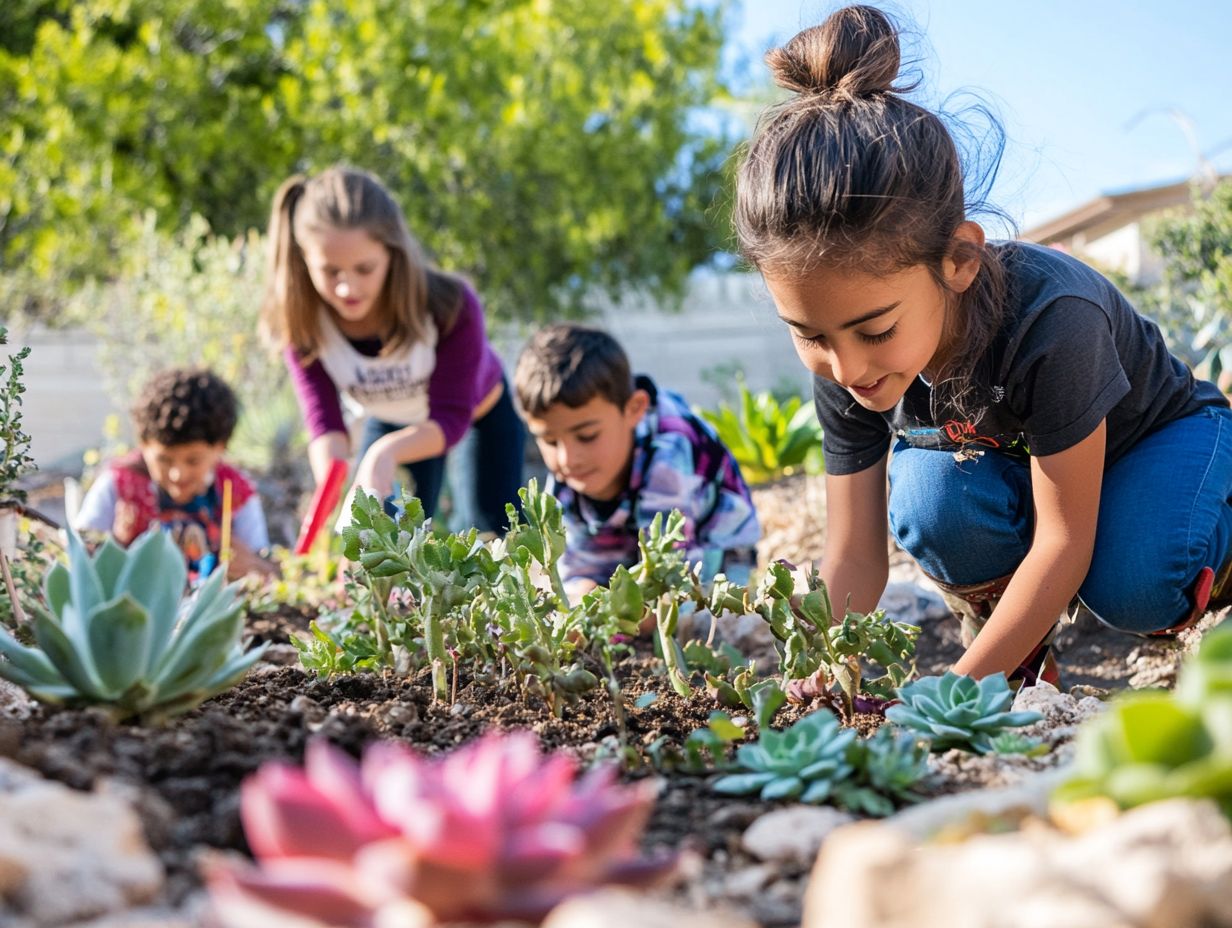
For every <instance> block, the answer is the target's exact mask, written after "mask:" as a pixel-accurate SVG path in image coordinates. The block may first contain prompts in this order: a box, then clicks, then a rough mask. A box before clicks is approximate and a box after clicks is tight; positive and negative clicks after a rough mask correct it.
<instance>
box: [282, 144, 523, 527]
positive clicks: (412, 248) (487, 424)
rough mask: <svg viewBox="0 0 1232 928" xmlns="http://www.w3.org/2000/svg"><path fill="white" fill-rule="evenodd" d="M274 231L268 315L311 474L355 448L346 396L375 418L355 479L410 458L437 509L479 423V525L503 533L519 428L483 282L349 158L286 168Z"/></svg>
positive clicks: (378, 486)
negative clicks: (431, 258)
mask: <svg viewBox="0 0 1232 928" xmlns="http://www.w3.org/2000/svg"><path fill="white" fill-rule="evenodd" d="M269 242H270V269H269V277H268V284H267V290H266V298H265V305H264V309H263V316H262V322H263V327H264V329H265V331H266V333H267V335H268V336H269V337H270V338H271V340H272V341H273V342H274V344H276V345H277V347H278V348H280V349H281V350H282V351H283V354H284V357H285V360H286V363H287V367H288V368H289V370H290V372H291V380H292V383H293V385H294V387H295V392H296V395H297V397H298V399H299V404H300V411H301V412H302V414H303V417H304V422H305V424H306V425H307V426H308V430H309V432H310V433H311V442H310V443H309V446H308V456H309V460H310V463H311V465H312V473H313V476H314V478H315V479H316V481H317V483H321V482H322V481H323V480H324V479H325V475H326V474H327V473H329V470H330V464H331V461H333V460H346V459H347V458H348V456H349V455H350V452H351V446H350V438H349V434H348V431H347V428H346V425H345V423H344V420H343V415H342V401H343V400H345V401H346V403H347V405H348V406H349V407H350V408H351V411H352V412H353V413H354V414H356V415H360V416H366V417H367V418H366V422H365V426H364V431H363V435H362V438H361V439H360V442H359V454H358V464H357V466H356V470H355V479H354V482H355V485H357V486H361V487H363V488H364V489H365V490H366V491H367V492H369V493H373V494H375V495H376V496H378V497H379V498H382V499H384V498H386V497H387V496H389V495H390V494H391V493H392V492H393V484H394V475H395V472H396V469H397V467H398V466H399V465H402V464H405V465H408V468H409V470H410V472H411V477H412V479H413V480H414V481H415V495H416V496H418V497H419V499H420V501H421V502H422V503H423V506H424V511H425V512H426V513H427V514H428V515H429V516H431V515H433V513H434V512H435V510H436V504H437V497H438V495H439V493H440V489H441V483H442V480H443V475H444V464H445V452H446V451H447V450H448V449H449V448H452V447H453V446H454V445H455V444H457V443H458V441H459V440H461V438H462V437H463V435H465V434H466V432H467V430H468V429H470V428H472V427H473V428H474V429H475V432H476V442H475V467H474V476H475V487H474V497H475V500H476V503H477V509H478V512H477V520H478V522H479V526H478V527H479V528H480V529H482V530H485V531H502V532H503V531H504V530H505V529H506V528H507V527H508V525H507V522H506V514H505V505H506V504H507V503H513V504H514V505H515V506H517V505H518V497H517V491H518V488H519V487H520V486H521V483H522V456H523V445H524V443H525V431H524V429H523V428H522V423H521V420H520V419H519V418H518V415H517V412H516V411H515V410H514V408H513V401H512V399H511V398H510V393H509V388H508V386H507V385H506V381H505V375H504V371H503V369H502V367H501V362H500V358H499V357H498V356H497V354H496V352H495V351H494V350H493V348H492V345H491V344H490V343H489V342H488V338H487V333H486V330H485V325H484V315H483V307H482V306H481V305H480V303H479V298H478V297H477V296H476V295H475V292H474V291H473V290H472V289H471V288H470V286H468V285H467V283H466V282H465V281H463V280H462V279H461V278H458V277H455V276H453V275H451V274H446V273H444V272H442V271H440V270H437V269H436V268H435V267H433V266H432V265H431V264H430V263H429V262H428V260H427V258H426V257H425V256H424V254H423V251H422V249H421V248H420V246H419V244H418V242H416V241H415V239H414V238H412V237H411V234H410V232H409V231H408V230H407V227H406V220H405V219H404V218H403V215H402V210H401V208H400V207H399V206H398V204H397V203H396V202H395V200H394V198H393V197H392V196H391V195H390V193H389V191H388V190H386V189H385V187H384V185H382V184H381V182H380V181H379V180H377V179H376V178H375V177H373V176H372V175H371V174H368V173H366V172H364V171H358V170H355V169H353V168H346V167H333V168H329V169H328V170H326V171H323V172H321V173H320V174H318V175H316V176H315V177H312V178H307V177H303V176H300V175H296V176H294V177H291V178H289V179H288V180H286V181H285V182H284V183H283V185H282V187H280V188H279V190H278V193H277V194H275V196H274V206H273V211H272V215H271V216H270V226H269ZM349 512H350V509H349V505H348V506H344V508H343V519H344V520H348V521H349Z"/></svg>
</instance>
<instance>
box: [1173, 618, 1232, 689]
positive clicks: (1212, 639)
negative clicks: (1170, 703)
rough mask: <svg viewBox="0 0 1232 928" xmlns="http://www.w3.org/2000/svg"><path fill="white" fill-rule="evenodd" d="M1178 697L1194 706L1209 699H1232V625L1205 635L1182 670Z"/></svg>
mask: <svg viewBox="0 0 1232 928" xmlns="http://www.w3.org/2000/svg"><path fill="white" fill-rule="evenodd" d="M1176 695H1177V698H1178V699H1180V700H1182V701H1183V702H1186V703H1189V704H1190V705H1195V706H1198V705H1202V704H1203V703H1204V702H1206V701H1207V700H1208V699H1213V698H1232V622H1227V621H1225V622H1223V623H1222V624H1221V625H1219V626H1218V627H1217V628H1213V629H1211V630H1210V631H1209V632H1207V633H1206V634H1205V635H1203V636H1202V643H1201V644H1199V645H1198V651H1197V653H1196V654H1194V655H1193V656H1191V657H1189V658H1187V659H1186V661H1185V663H1184V665H1183V666H1182V667H1181V672H1180V676H1179V679H1178V680H1177V681H1176Z"/></svg>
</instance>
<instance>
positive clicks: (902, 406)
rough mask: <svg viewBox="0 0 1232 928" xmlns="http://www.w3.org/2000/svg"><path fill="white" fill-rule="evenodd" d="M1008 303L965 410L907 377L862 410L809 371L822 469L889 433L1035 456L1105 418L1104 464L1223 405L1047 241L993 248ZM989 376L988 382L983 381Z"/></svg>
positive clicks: (936, 444)
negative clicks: (885, 407)
mask: <svg viewBox="0 0 1232 928" xmlns="http://www.w3.org/2000/svg"><path fill="white" fill-rule="evenodd" d="M998 253H999V255H1000V257H1001V260H1002V262H1004V264H1005V267H1006V271H1007V273H1008V278H1009V280H1008V284H1009V300H1010V312H1009V315H1008V318H1007V319H1006V323H1005V325H1004V326H1003V328H1002V330H1001V332H1000V333H999V334H998V336H997V338H996V339H995V340H994V342H993V344H992V345H991V346H990V347H989V349H988V351H987V352H986V353H985V356H984V358H983V359H982V360H981V362H980V363H979V364H978V365H977V370H979V371H983V372H987V373H985V374H983V375H982V378H981V381H980V382H978V383H977V388H976V389H977V393H976V394H975V396H974V397H973V398H972V399H971V400H969V405H970V407H971V408H972V409H974V410H977V412H976V413H975V414H974V415H970V416H962V417H958V416H954V417H950V418H947V417H945V416H941V417H940V421H937V419H936V418H934V416H933V413H932V411H931V399H932V390H931V388H930V387H929V386H928V385H927V384H925V383H924V382H923V381H922V380H918V379H917V380H916V381H915V382H914V383H913V384H912V385H911V387H910V388H908V390H907V392H906V394H905V395H904V396H903V398H902V399H901V400H900V401H899V402H898V404H897V405H896V406H895V407H894V408H893V409H891V410H889V411H887V412H884V413H876V412H871V411H870V410H867V409H865V408H864V407H863V406H860V405H859V404H858V403H857V402H856V401H855V400H854V399H853V398H852V396H851V394H850V393H848V392H847V391H846V390H845V389H843V388H842V387H840V386H839V385H838V384H836V383H833V382H832V381H829V380H825V379H823V378H820V377H814V378H813V399H814V403H815V405H816V407H817V418H818V420H819V421H820V422H821V425H822V429H823V430H824V437H823V440H822V448H823V451H824V452H825V461H826V471H827V473H831V474H854V473H858V472H859V471H862V470H864V469H866V468H868V467H871V466H872V465H873V464H876V463H877V462H878V461H880V460H881V458H882V457H883V456H884V455H885V453H886V451H887V450H888V448H889V446H890V442H891V439H902V440H904V441H906V442H907V443H908V444H911V445H915V446H919V447H925V448H944V449H947V450H952V451H955V452H963V451H968V452H969V451H979V450H984V451H987V450H996V451H999V452H1002V453H1006V454H1012V455H1019V456H1026V455H1036V456H1039V457H1043V456H1046V455H1049V454H1056V453H1058V452H1060V451H1064V450H1065V449H1067V448H1070V447H1073V446H1074V445H1076V444H1077V443H1078V442H1080V441H1082V439H1084V438H1086V437H1087V436H1088V435H1090V434H1091V432H1093V431H1094V430H1095V428H1096V427H1097V426H1098V425H1099V423H1100V420H1101V419H1104V418H1107V420H1108V448H1107V453H1106V458H1105V467H1106V466H1107V465H1109V464H1111V463H1112V462H1114V461H1116V460H1117V458H1119V457H1120V456H1121V455H1122V454H1124V453H1125V452H1126V450H1128V449H1129V448H1130V447H1132V446H1133V445H1134V444H1135V443H1136V442H1137V441H1138V440H1139V439H1141V438H1142V437H1143V436H1144V435H1146V434H1148V433H1149V432H1152V431H1154V430H1155V429H1157V428H1159V427H1160V426H1162V425H1165V424H1166V423H1168V422H1171V421H1173V420H1174V419H1179V418H1181V417H1183V416H1187V415H1189V414H1191V413H1193V412H1195V411H1197V410H1198V409H1200V408H1202V407H1203V406H1227V405H1228V401H1227V400H1226V399H1225V398H1224V396H1223V394H1222V393H1220V392H1219V390H1218V388H1217V387H1216V386H1215V385H1214V384H1212V383H1209V382H1207V381H1204V380H1195V379H1194V378H1193V375H1192V374H1190V372H1189V369H1188V368H1187V367H1186V366H1185V365H1184V364H1183V363H1182V362H1181V361H1179V360H1178V359H1177V358H1175V357H1173V356H1172V354H1171V353H1170V352H1169V351H1168V348H1167V346H1166V345H1165V344H1164V339H1163V336H1162V335H1161V334H1160V331H1159V327H1158V326H1156V325H1155V323H1154V322H1151V321H1150V320H1149V319H1146V318H1145V317H1143V316H1141V315H1139V314H1138V312H1137V311H1136V310H1135V309H1134V308H1133V307H1132V306H1131V305H1130V304H1129V302H1128V301H1127V300H1126V299H1125V297H1124V296H1122V295H1121V294H1120V292H1118V291H1117V289H1116V288H1115V287H1114V286H1113V285H1112V284H1111V283H1110V282H1109V281H1108V280H1106V279H1105V278H1104V277H1103V276H1102V275H1100V274H1099V273H1097V272H1096V271H1094V270H1092V269H1091V268H1089V267H1087V266H1086V265H1085V264H1083V263H1082V262H1080V261H1077V260H1075V259H1073V258H1071V257H1069V256H1068V255H1064V254H1062V253H1061V252H1059V251H1056V250H1054V249H1050V248H1041V247H1039V246H1037V245H1028V244H1025V243H1020V242H1015V243H1009V244H1005V245H1001V246H998ZM984 381H987V382H984Z"/></svg>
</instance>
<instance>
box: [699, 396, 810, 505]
mask: <svg viewBox="0 0 1232 928" xmlns="http://www.w3.org/2000/svg"><path fill="white" fill-rule="evenodd" d="M701 415H702V417H703V418H704V419H705V420H706V421H707V422H709V423H710V424H711V425H713V426H714V428H715V431H716V432H717V433H718V436H719V438H720V440H721V441H722V442H723V444H725V445H726V446H727V447H728V448H729V449H730V450H731V452H732V456H733V457H735V459H736V463H738V464H739V465H740V473H741V474H743V475H744V478H745V480H747V481H748V482H749V483H750V484H759V483H769V482H771V481H773V480H778V479H779V478H781V477H786V476H789V475H791V474H794V473H796V472H798V471H801V470H807V471H809V472H810V473H820V470H821V468H820V461H821V426H820V425H819V424H818V423H817V416H816V415H815V414H814V412H813V408H812V406H810V405H805V404H804V403H803V400H802V399H801V397H799V396H793V397H791V398H790V399H788V400H786V401H785V402H783V403H780V402H779V401H778V400H777V399H776V398H775V396H774V394H772V393H769V392H764V393H753V392H751V391H750V390H749V389H748V387H746V386H745V385H744V383H743V382H741V383H740V401H739V405H738V408H737V409H732V408H731V407H730V406H728V405H727V404H726V403H720V404H719V408H718V409H717V410H714V411H709V410H701Z"/></svg>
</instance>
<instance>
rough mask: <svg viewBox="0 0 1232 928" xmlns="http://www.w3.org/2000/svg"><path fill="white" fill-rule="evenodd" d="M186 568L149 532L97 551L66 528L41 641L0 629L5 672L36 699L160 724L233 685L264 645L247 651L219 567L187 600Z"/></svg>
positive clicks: (158, 534)
mask: <svg viewBox="0 0 1232 928" xmlns="http://www.w3.org/2000/svg"><path fill="white" fill-rule="evenodd" d="M186 581H187V570H186V568H185V565H184V555H183V554H182V553H181V552H180V550H179V548H178V547H176V545H175V543H174V542H173V541H172V540H171V538H170V537H169V536H168V535H167V534H166V533H165V532H162V531H160V530H157V529H155V530H153V531H150V532H147V533H145V534H144V535H142V536H141V537H140V538H138V539H137V540H136V541H135V542H134V543H133V544H132V546H131V547H129V548H128V549H127V550H125V549H123V548H121V547H119V546H118V545H117V544H116V543H115V542H114V541H111V540H110V539H109V540H108V541H106V542H104V543H103V544H102V545H101V546H100V547H99V549H98V551H97V552H96V553H95V554H94V556H93V557H91V556H90V555H89V553H88V552H87V551H86V549H85V546H84V545H83V544H82V542H81V539H80V538H78V537H77V535H75V534H73V533H70V534H69V564H68V566H67V567H66V566H64V565H63V564H59V563H57V564H55V565H53V566H52V567H51V569H50V570H49V571H48V572H47V574H46V576H45V578H44V595H45V597H46V600H47V603H48V606H49V607H50V609H49V610H45V609H41V608H40V609H36V610H35V614H34V618H33V621H32V626H33V629H32V630H33V634H34V642H35V647H27V646H25V645H23V644H21V643H20V642H19V641H17V639H16V638H14V637H13V636H12V635H10V634H9V633H7V632H5V631H3V630H2V629H0V654H3V656H4V658H6V659H5V660H2V661H0V676H2V677H4V678H5V679H7V680H10V681H11V682H13V683H16V684H17V685H18V686H21V687H23V688H24V689H25V690H26V691H27V692H29V693H30V695H32V696H34V697H35V698H37V699H41V700H43V701H45V702H51V703H67V704H70V705H79V704H96V705H100V706H104V707H107V708H108V709H110V710H111V712H112V714H113V715H114V716H115V717H116V718H117V719H126V718H131V717H133V716H139V717H141V718H142V719H143V720H145V721H158V720H160V719H164V718H167V717H169V716H172V715H176V714H178V713H181V712H185V711H187V710H188V709H191V708H192V707H194V706H196V705H198V704H199V703H201V702H202V701H204V700H206V699H208V698H209V697H211V696H213V695H215V694H216V693H220V692H222V691H223V690H225V689H227V688H229V687H230V686H232V685H233V684H235V683H237V682H238V681H239V680H240V679H241V678H242V677H243V676H244V674H245V673H246V672H247V671H248V669H249V668H250V667H251V666H252V665H253V664H254V663H255V662H256V661H257V659H258V658H260V656H261V654H262V652H263V651H264V647H261V648H256V649H254V650H251V651H248V652H246V653H245V652H244V650H243V646H242V645H241V643H240V635H241V633H242V632H243V616H242V614H241V605H242V604H241V603H240V602H239V601H238V600H237V598H236V595H235V588H234V586H224V579H223V572H222V571H221V570H219V571H215V572H214V574H213V575H212V576H211V577H210V578H209V579H208V580H207V581H206V582H205V583H204V584H202V586H201V587H200V588H199V589H198V590H197V591H196V593H195V594H194V595H193V596H192V597H191V598H190V599H188V600H186V601H182V600H183V594H184V589H185V583H186Z"/></svg>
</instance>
